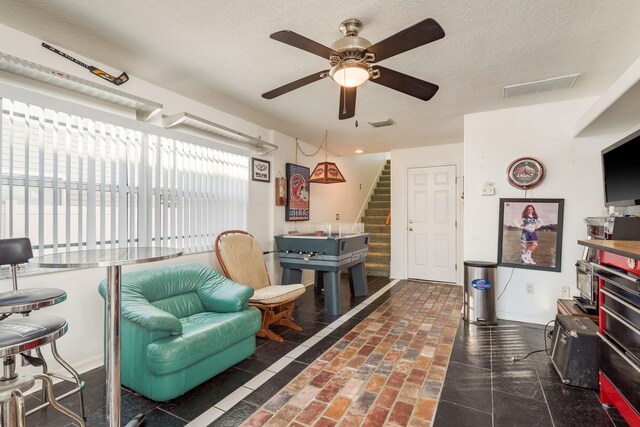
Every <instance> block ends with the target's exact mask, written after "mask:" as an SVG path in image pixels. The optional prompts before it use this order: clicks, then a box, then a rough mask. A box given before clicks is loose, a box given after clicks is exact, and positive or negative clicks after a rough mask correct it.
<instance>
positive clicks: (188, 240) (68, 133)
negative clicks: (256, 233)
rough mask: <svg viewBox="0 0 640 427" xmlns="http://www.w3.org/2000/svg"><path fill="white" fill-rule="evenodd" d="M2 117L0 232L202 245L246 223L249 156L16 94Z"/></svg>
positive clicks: (69, 240) (55, 242) (46, 248)
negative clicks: (64, 109) (19, 99)
mask: <svg viewBox="0 0 640 427" xmlns="http://www.w3.org/2000/svg"><path fill="white" fill-rule="evenodd" d="M0 126H1V127H0V131H1V140H0V143H1V146H0V238H9V237H23V236H27V237H29V238H30V239H31V242H32V243H33V245H34V252H35V253H37V254H45V253H51V252H56V251H66V250H75V249H78V248H83V249H99V248H111V247H124V246H173V247H180V248H183V249H184V250H185V252H200V251H207V250H212V249H213V240H214V238H215V236H216V234H218V233H219V232H221V231H223V230H226V229H237V228H239V229H244V228H246V223H247V205H248V185H249V183H248V175H249V172H248V169H249V167H248V158H247V157H246V156H242V155H238V154H232V153H228V152H224V151H221V150H217V149H213V148H209V147H205V146H201V145H196V144H193V143H187V142H183V141H179V140H175V139H171V138H167V137H165V136H162V135H159V134H152V133H147V132H143V131H140V130H134V129H127V128H124V127H121V126H116V125H111V124H108V123H103V122H100V121H96V120H91V119H87V118H82V117H78V116H75V115H71V114H65V113H62V112H57V111H53V110H50V109H46V108H40V107H38V106H34V105H28V104H25V103H22V102H17V101H11V100H8V99H2V122H1V125H0ZM158 133H160V132H158Z"/></svg>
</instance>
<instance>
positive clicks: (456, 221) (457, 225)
mask: <svg viewBox="0 0 640 427" xmlns="http://www.w3.org/2000/svg"><path fill="white" fill-rule="evenodd" d="M455 222H456V228H457V227H458V220H457V219H456V220H455Z"/></svg>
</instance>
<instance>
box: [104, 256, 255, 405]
mask: <svg viewBox="0 0 640 427" xmlns="http://www.w3.org/2000/svg"><path fill="white" fill-rule="evenodd" d="M99 292H100V295H102V297H103V298H105V295H106V280H103V281H102V282H101V283H100V286H99ZM252 295H253V289H252V288H251V287H249V286H244V285H240V284H238V283H236V282H234V281H232V280H229V279H227V278H226V277H224V276H222V275H221V274H219V273H218V272H217V271H215V270H214V269H212V268H210V267H208V266H205V265H199V264H188V265H176V266H171V267H164V268H159V269H153V270H145V271H139V272H135V273H127V274H123V275H122V280H121V307H122V309H121V335H120V336H121V342H122V347H121V379H122V385H124V386H125V387H128V388H131V389H132V390H135V391H136V392H138V393H140V394H142V395H143V396H146V397H148V398H149V399H152V400H156V401H164V400H169V399H173V398H175V397H177V396H180V395H181V394H183V393H185V392H187V391H189V390H190V389H192V388H193V387H195V386H197V385H199V384H201V383H203V382H205V381H207V380H208V379H209V378H212V377H213V376H215V375H217V374H218V373H220V372H222V371H224V370H225V369H227V368H229V367H231V366H233V365H235V364H236V363H238V362H240V361H242V360H244V359H246V358H247V357H249V356H251V355H252V354H253V352H254V351H255V346H256V340H255V333H256V332H257V331H258V330H259V329H260V325H261V320H262V316H261V314H260V311H259V310H258V309H257V308H254V307H249V298H250V297H251V296H252Z"/></svg>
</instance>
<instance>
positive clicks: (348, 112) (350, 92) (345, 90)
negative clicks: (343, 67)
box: [338, 86, 357, 120]
mask: <svg viewBox="0 0 640 427" xmlns="http://www.w3.org/2000/svg"><path fill="white" fill-rule="evenodd" d="M356 89H357V88H355V87H343V86H341V87H340V111H339V112H338V118H339V119H340V120H344V119H350V118H351V117H353V116H355V115H356Z"/></svg>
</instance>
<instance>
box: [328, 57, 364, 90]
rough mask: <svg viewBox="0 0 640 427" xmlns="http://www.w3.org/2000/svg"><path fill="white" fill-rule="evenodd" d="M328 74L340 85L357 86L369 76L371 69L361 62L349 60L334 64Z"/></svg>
mask: <svg viewBox="0 0 640 427" xmlns="http://www.w3.org/2000/svg"><path fill="white" fill-rule="evenodd" d="M329 75H330V76H331V78H332V79H333V81H335V82H336V83H338V84H339V85H340V86H344V87H358V86H360V85H361V84H363V83H364V82H366V81H367V80H369V77H371V71H370V68H369V66H368V65H366V64H363V63H361V62H351V63H345V62H341V63H340V64H337V65H335V66H334V67H333V68H332V69H331V71H329Z"/></svg>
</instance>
